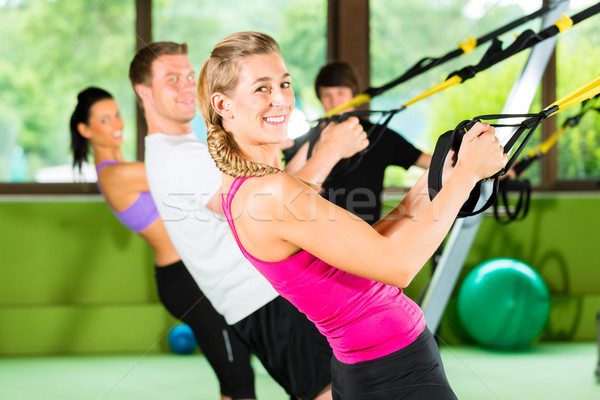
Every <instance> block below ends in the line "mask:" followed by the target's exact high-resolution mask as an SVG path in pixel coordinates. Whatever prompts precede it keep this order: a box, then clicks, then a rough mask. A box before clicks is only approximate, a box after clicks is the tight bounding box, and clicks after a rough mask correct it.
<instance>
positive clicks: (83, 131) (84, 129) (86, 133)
mask: <svg viewBox="0 0 600 400" xmlns="http://www.w3.org/2000/svg"><path fill="white" fill-rule="evenodd" d="M77 131H78V132H79V134H80V135H81V136H83V137H84V138H86V139H89V138H90V137H92V132H91V131H90V127H89V126H87V125H86V124H84V123H83V122H80V123H78V124H77Z"/></svg>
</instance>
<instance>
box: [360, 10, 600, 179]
mask: <svg viewBox="0 0 600 400" xmlns="http://www.w3.org/2000/svg"><path fill="white" fill-rule="evenodd" d="M594 3H595V1H591V0H580V1H571V10H570V11H569V12H568V15H573V14H575V13H576V12H579V11H581V10H582V9H584V8H587V7H589V6H591V5H592V4H594ZM370 5H371V6H370V7H371V11H370V12H371V39H370V40H371V42H370V43H371V86H374V87H377V86H381V85H383V84H385V83H388V82H390V81H392V80H393V79H394V78H396V77H397V76H400V75H401V74H402V73H404V72H405V71H407V70H408V69H409V68H410V67H412V66H413V65H414V64H415V63H416V62H417V61H419V60H421V59H422V58H424V57H440V56H442V55H444V54H446V53H448V52H450V51H452V50H454V49H456V48H457V44H458V43H459V42H464V41H466V39H467V37H468V36H471V37H474V38H478V37H480V36H482V35H484V34H487V33H489V32H491V31H493V30H495V29H498V28H500V27H501V26H503V25H505V24H507V23H509V22H511V21H513V20H515V19H517V18H519V17H522V16H525V15H527V14H530V13H532V12H534V11H536V10H538V9H539V8H541V6H542V1H541V0H539V1H537V2H518V1H512V0H504V1H500V2H485V3H484V2H476V1H473V0H456V1H440V0H430V1H425V2H393V3H391V2H387V1H384V0H371V2H370ZM423 16H426V18H424V17H423ZM593 18H600V17H593ZM590 19H592V18H590ZM595 25H597V23H594V22H593V21H589V20H585V21H583V22H581V24H580V25H579V24H578V25H576V26H575V27H573V28H572V29H571V30H569V31H567V32H565V33H563V34H560V35H559V36H558V50H557V60H558V61H557V71H558V72H557V75H558V82H557V88H556V90H557V96H558V97H560V96H562V95H564V94H566V93H568V92H570V91H572V90H574V89H575V88H577V87H578V86H580V85H582V84H584V83H586V82H588V81H590V80H591V79H593V78H594V77H595V76H597V75H598V72H599V71H598V69H597V65H598V62H599V61H600V60H598V57H599V56H600V47H599V46H598V44H599V43H598V42H599V39H598V38H597V35H593V34H592V32H593V30H594V29H595ZM528 28H529V29H532V30H533V31H535V32H538V31H539V30H540V28H541V18H537V19H535V20H532V21H529V22H528V23H526V24H524V25H521V26H519V27H517V28H515V29H513V30H512V31H511V32H507V33H505V34H503V35H502V36H500V40H502V42H503V43H505V44H504V45H503V48H505V47H506V46H507V45H508V44H510V43H512V42H513V41H514V37H513V34H518V33H520V32H522V31H523V30H525V29H528ZM489 46H490V42H488V43H486V44H483V45H481V46H478V47H477V48H476V49H475V50H474V51H473V52H471V53H468V54H464V55H463V56H460V57H458V58H456V59H454V60H453V61H450V62H447V63H444V64H442V65H440V66H437V67H435V68H433V69H431V70H430V71H428V72H427V73H424V74H422V75H419V76H417V77H415V78H412V79H411V80H408V81H406V82H404V83H402V84H400V85H399V86H397V87H395V88H394V89H391V90H389V91H387V92H385V93H384V94H382V95H381V96H378V97H375V98H374V99H373V100H372V101H371V108H373V109H391V108H396V107H398V106H400V105H401V104H403V103H405V102H406V101H408V100H410V99H412V98H414V97H415V96H416V95H418V94H420V93H422V92H424V91H425V90H427V89H429V88H432V87H434V86H435V85H436V84H438V83H441V82H443V81H444V80H445V79H446V78H447V77H448V75H449V73H451V72H453V71H455V70H458V69H460V68H463V67H465V66H468V65H475V64H477V63H478V62H479V61H480V60H481V58H482V56H483V54H484V52H485V50H487V48H488V47H489ZM528 54H529V51H523V52H521V53H519V54H517V55H515V56H513V57H511V58H509V59H507V60H505V61H502V62H501V63H499V64H497V65H494V66H493V67H491V68H489V69H487V70H485V71H482V72H480V73H479V74H478V75H477V76H476V77H474V78H473V79H470V80H467V81H465V82H464V83H463V84H461V85H459V86H456V87H450V88H448V89H446V90H443V91H441V92H439V93H436V94H434V95H432V96H430V97H428V98H426V99H424V100H421V101H419V102H417V103H415V104H414V105H411V106H409V107H408V108H407V109H406V110H405V111H403V112H401V113H400V114H398V115H397V116H396V117H395V118H394V119H393V120H392V123H391V127H392V128H393V129H394V130H396V131H398V132H401V133H402V134H403V135H404V136H405V137H406V138H407V139H408V140H409V141H411V142H412V143H413V144H415V145H416V146H417V147H419V148H420V149H422V150H423V151H425V152H429V153H431V152H433V149H434V146H435V142H436V141H437V138H438V137H439V136H440V135H441V134H442V133H444V132H445V131H447V130H449V129H452V128H454V127H455V126H456V125H457V123H459V122H460V121H461V120H464V119H471V118H472V117H474V116H476V115H481V114H491V113H499V112H501V110H502V107H503V105H504V102H505V100H506V98H507V96H508V93H509V91H510V88H511V86H512V83H513V82H514V81H515V80H516V78H517V77H518V76H519V74H520V72H521V70H522V69H523V67H524V65H525V61H526V60H527V56H528ZM538 92H539V91H538ZM546 105H547V104H544V105H542V102H541V100H540V93H538V94H537V96H536V98H535V99H534V102H533V104H532V106H531V109H530V110H523V112H528V111H532V112H537V111H540V110H541V109H542V108H543V106H546ZM573 108H575V107H573ZM561 114H563V113H561ZM561 114H559V124H560V123H561V121H563V120H564V119H565V118H567V117H568V116H569V114H568V111H565V112H564V115H561ZM590 114H597V113H594V112H590ZM586 118H587V119H585V120H583V121H582V123H581V125H580V127H579V128H578V129H580V130H581V131H580V132H579V131H578V130H577V129H573V132H572V133H571V134H569V135H570V139H568V140H564V139H563V140H561V141H560V142H559V143H558V145H557V147H558V158H557V160H558V163H555V164H556V165H557V167H556V170H557V173H558V179H570V180H571V179H579V178H581V179H589V178H592V177H595V178H596V179H598V177H599V176H600V170H599V168H598V167H599V165H600V152H598V150H597V149H598V148H599V146H598V145H599V143H598V142H599V140H600V131H599V130H598V127H600V125H599V124H600V119H598V118H597V116H596V115H590V116H586ZM541 135H542V133H541V129H540V128H538V130H537V131H536V133H535V135H534V138H532V141H531V143H530V144H529V145H528V148H533V146H535V145H536V144H539V143H540V142H541V140H542V139H541ZM565 138H566V135H565ZM548 156H549V157H552V155H551V154H549V155H548ZM540 164H541V163H536V164H534V165H533V167H532V168H530V169H529V170H527V175H526V176H527V177H528V178H529V179H531V180H532V183H534V185H540V184H541V183H542V182H541V180H542V178H541V165H540ZM421 173H422V172H421V171H418V170H414V171H413V169H411V170H409V171H408V172H405V171H404V170H402V169H401V168H398V167H390V168H389V169H388V170H387V171H386V181H385V186H388V187H390V186H400V187H406V186H411V185H412V183H414V181H415V180H416V178H417V177H418V176H420V174H421Z"/></svg>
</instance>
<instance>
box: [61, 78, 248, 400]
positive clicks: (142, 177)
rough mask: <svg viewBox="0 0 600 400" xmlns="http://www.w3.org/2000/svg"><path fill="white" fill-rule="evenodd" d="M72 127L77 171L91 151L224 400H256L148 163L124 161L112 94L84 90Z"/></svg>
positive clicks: (238, 351) (239, 352) (242, 356)
mask: <svg viewBox="0 0 600 400" xmlns="http://www.w3.org/2000/svg"><path fill="white" fill-rule="evenodd" d="M70 127H71V149H72V151H73V167H74V168H79V169H81V165H82V163H83V162H84V161H86V160H87V156H88V152H89V148H90V146H91V148H92V149H93V153H94V162H95V164H96V170H97V171H98V182H97V185H98V188H99V189H100V192H101V193H102V194H103V196H104V199H105V201H106V203H107V204H108V206H109V207H110V209H111V211H112V212H113V213H114V214H115V216H116V217H117V218H118V219H119V220H120V221H121V222H122V223H123V224H124V225H125V226H127V227H128V228H129V229H131V230H132V231H134V232H135V233H137V234H138V235H139V236H140V237H142V239H144V240H145V241H146V242H147V243H148V244H149V245H150V247H152V249H153V250H154V255H155V261H156V265H155V277H156V286H157V289H158V295H159V298H160V300H161V302H162V304H163V305H164V306H165V308H166V309H167V310H168V311H169V312H170V313H171V314H172V315H173V316H174V317H175V318H177V319H179V320H181V321H184V322H185V323H187V324H188V325H189V326H190V327H191V328H192V330H193V332H194V335H195V337H196V340H197V342H198V345H199V346H200V349H201V350H202V352H203V354H204V355H205V356H206V358H207V360H208V361H209V363H210V364H211V366H212V367H213V370H214V371H215V373H216V375H217V378H218V379H219V384H220V393H221V399H222V400H228V399H254V398H255V397H256V396H255V393H254V373H253V370H252V367H251V366H250V358H249V357H250V356H249V352H248V350H247V348H246V347H245V345H243V344H242V343H241V342H240V341H239V340H238V339H237V337H236V336H235V335H234V333H233V331H231V330H230V328H229V326H228V325H227V323H226V322H225V319H224V318H223V317H222V316H221V315H220V314H218V313H217V311H216V310H215V309H214V308H213V307H212V305H211V304H210V302H209V301H208V300H207V299H206V297H205V296H204V294H203V293H202V292H201V291H200V288H199V287H198V285H197V284H196V282H195V281H194V278H193V277H192V276H191V275H190V273H189V272H188V270H187V268H186V267H185V265H184V264H183V262H182V261H181V258H180V257H179V254H178V253H177V251H176V249H175V247H174V246H173V244H172V243H171V240H170V239H169V236H168V235H167V231H166V229H165V226H164V225H163V222H162V220H161V219H160V218H159V215H158V211H157V209H156V206H155V205H154V201H153V200H152V196H151V195H150V192H149V188H148V182H147V180H146V170H145V168H144V163H142V162H125V159H124V158H123V154H122V153H121V149H120V146H121V144H122V143H123V136H122V133H123V119H122V118H121V115H120V113H119V107H118V106H117V103H116V102H115V100H114V99H113V97H112V96H111V95H110V93H108V92H106V91H105V90H103V89H99V88H95V87H90V88H87V89H85V90H83V91H81V92H80V93H79V94H78V96H77V106H76V107H75V110H74V111H73V115H72V116H71V123H70Z"/></svg>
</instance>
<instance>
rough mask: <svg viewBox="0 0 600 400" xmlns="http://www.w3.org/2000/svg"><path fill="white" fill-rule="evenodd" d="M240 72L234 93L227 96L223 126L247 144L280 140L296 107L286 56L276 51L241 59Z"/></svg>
mask: <svg viewBox="0 0 600 400" xmlns="http://www.w3.org/2000/svg"><path fill="white" fill-rule="evenodd" d="M238 72H239V75H238V85H237V87H236V88H235V91H234V93H233V94H231V96H224V112H223V114H222V116H223V126H224V128H225V129H226V130H227V131H229V132H232V133H233V134H234V136H235V137H236V139H238V140H240V139H241V140H243V141H244V142H246V143H247V144H251V145H271V144H279V143H281V142H282V141H284V140H285V139H286V138H287V129H288V122H289V118H290V115H291V113H292V110H293V108H294V91H293V90H292V87H291V79H290V74H289V73H288V71H287V68H286V66H285V63H284V61H283V59H282V58H281V56H280V55H279V54H277V53H270V54H259V55H252V56H249V57H246V58H244V59H242V60H241V61H240V62H239V64H238Z"/></svg>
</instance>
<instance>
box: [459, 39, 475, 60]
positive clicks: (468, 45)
mask: <svg viewBox="0 0 600 400" xmlns="http://www.w3.org/2000/svg"><path fill="white" fill-rule="evenodd" d="M458 47H460V49H461V50H462V51H463V54H462V55H463V56H464V55H465V54H467V53H470V52H472V51H473V50H475V47H477V39H475V38H474V37H472V36H469V37H467V41H466V42H460V43H459V44H458Z"/></svg>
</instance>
